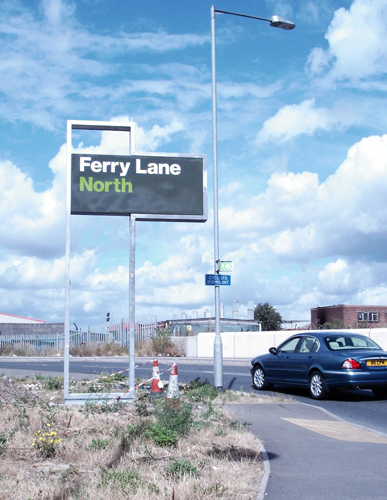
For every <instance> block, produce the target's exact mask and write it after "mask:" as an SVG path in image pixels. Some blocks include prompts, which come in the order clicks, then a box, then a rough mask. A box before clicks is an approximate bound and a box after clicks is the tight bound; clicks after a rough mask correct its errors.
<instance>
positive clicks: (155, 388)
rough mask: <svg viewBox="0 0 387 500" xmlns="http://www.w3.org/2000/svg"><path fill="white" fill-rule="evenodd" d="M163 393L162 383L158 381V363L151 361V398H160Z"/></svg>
mask: <svg viewBox="0 0 387 500" xmlns="http://www.w3.org/2000/svg"><path fill="white" fill-rule="evenodd" d="M162 392H163V383H162V382H161V380H160V372H159V363H158V361H157V359H154V360H153V370H152V385H151V390H150V395H151V396H160V395H161V394H162Z"/></svg>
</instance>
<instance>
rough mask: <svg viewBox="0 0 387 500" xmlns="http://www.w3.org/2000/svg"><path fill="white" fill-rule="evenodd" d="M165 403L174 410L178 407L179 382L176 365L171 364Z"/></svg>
mask: <svg viewBox="0 0 387 500" xmlns="http://www.w3.org/2000/svg"><path fill="white" fill-rule="evenodd" d="M167 401H168V402H169V403H172V404H173V406H175V407H176V408H177V407H178V406H179V405H180V391H179V382H178V379H177V364H176V363H173V365H172V370H171V374H170V376H169V382H168V391H167Z"/></svg>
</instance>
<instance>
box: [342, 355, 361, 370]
mask: <svg viewBox="0 0 387 500" xmlns="http://www.w3.org/2000/svg"><path fill="white" fill-rule="evenodd" d="M341 366H342V367H343V368H349V369H351V370H359V369H360V368H361V366H360V363H358V362H357V361H356V360H355V359H352V358H348V359H346V360H345V361H344V362H343V364H342V365H341Z"/></svg>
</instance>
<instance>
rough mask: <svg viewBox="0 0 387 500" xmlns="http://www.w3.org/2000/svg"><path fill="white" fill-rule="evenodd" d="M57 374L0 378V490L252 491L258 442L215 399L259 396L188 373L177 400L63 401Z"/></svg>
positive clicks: (101, 494)
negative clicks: (192, 377) (188, 380)
mask: <svg viewBox="0 0 387 500" xmlns="http://www.w3.org/2000/svg"><path fill="white" fill-rule="evenodd" d="M60 382H61V380H60V379H59V380H55V378H52V377H51V378H47V379H46V378H44V377H42V376H38V377H37V378H34V379H30V378H29V379H21V380H13V381H10V379H8V378H6V377H3V378H1V379H0V401H3V402H2V403H0V429H1V430H0V499H7V500H10V499H15V500H19V499H20V500H28V499H31V500H32V499H33V500H35V499H42V500H43V499H47V500H48V499H53V500H63V499H104V500H110V499H114V500H120V499H127V498H131V499H133V500H140V499H141V500H156V499H157V500H167V499H168V500H186V499H190V500H202V499H225V500H229V499H230V500H231V499H232V500H235V499H238V500H248V499H249V500H250V499H251V500H252V499H255V498H256V496H257V493H258V490H259V485H260V481H261V477H262V474H263V466H262V457H261V452H260V446H259V442H258V440H257V439H256V438H255V437H254V436H253V435H252V434H251V433H250V432H249V430H248V424H240V423H239V422H236V421H233V420H230V419H229V418H227V416H226V414H225V412H224V410H223V406H224V404H225V403H228V402H233V403H237V402H239V401H241V402H246V401H249V402H260V398H259V397H254V396H252V395H247V394H244V393H242V392H240V393H238V392H234V391H226V392H224V393H221V394H219V393H218V392H217V391H216V390H215V389H214V388H213V387H212V386H210V385H209V383H208V382H207V381H200V379H197V380H195V381H193V382H192V383H190V384H187V385H184V386H183V385H181V386H180V399H179V400H177V401H173V400H172V401H168V400H166V399H165V398H164V397H160V398H151V397H149V395H148V391H146V390H143V392H140V391H138V392H137V395H136V401H135V403H120V402H119V401H115V402H110V401H100V402H98V403H97V404H96V403H88V404H85V405H82V406H66V405H64V404H63V399H62V392H61V390H60ZM121 382H122V381H121ZM11 396H12V398H11ZM10 398H11V399H10Z"/></svg>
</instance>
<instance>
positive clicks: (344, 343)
mask: <svg viewBox="0 0 387 500" xmlns="http://www.w3.org/2000/svg"><path fill="white" fill-rule="evenodd" d="M324 341H325V344H326V345H327V347H328V349H331V350H332V351H340V350H342V349H345V350H348V349H381V347H380V346H379V345H378V344H377V343H376V342H374V341H373V340H372V339H369V338H367V337H360V336H358V335H330V336H327V337H324Z"/></svg>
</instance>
